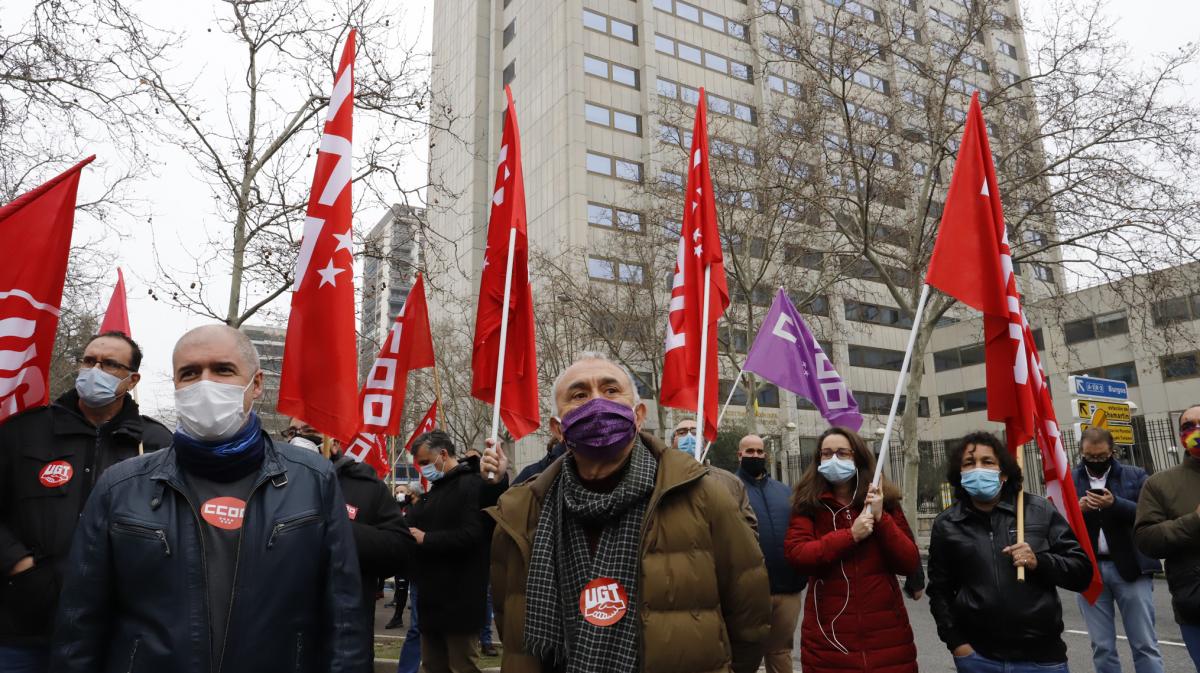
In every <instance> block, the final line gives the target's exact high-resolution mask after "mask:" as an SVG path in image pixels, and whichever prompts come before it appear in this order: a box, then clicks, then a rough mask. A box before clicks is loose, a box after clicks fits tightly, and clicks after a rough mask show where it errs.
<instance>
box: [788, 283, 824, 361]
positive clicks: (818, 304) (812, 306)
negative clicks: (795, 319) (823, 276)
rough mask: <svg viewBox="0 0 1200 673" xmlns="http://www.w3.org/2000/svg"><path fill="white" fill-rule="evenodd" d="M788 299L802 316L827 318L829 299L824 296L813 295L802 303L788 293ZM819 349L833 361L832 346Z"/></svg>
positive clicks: (799, 299)
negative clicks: (822, 349) (823, 350)
mask: <svg viewBox="0 0 1200 673" xmlns="http://www.w3.org/2000/svg"><path fill="white" fill-rule="evenodd" d="M788 298H789V299H791V300H792V304H794V305H795V306H796V310H797V311H800V312H801V313H803V314H804V315H820V316H825V317H829V297H828V296H826V295H823V294H818V295H813V296H812V297H810V298H808V299H807V300H803V301H802V300H801V297H799V296H798V295H795V294H791V293H789V294H788ZM821 347H822V348H824V349H825V354H826V355H828V356H829V359H831V360H832V359H833V346H832V344H831V345H829V346H828V347H826V346H825V345H822V346H821Z"/></svg>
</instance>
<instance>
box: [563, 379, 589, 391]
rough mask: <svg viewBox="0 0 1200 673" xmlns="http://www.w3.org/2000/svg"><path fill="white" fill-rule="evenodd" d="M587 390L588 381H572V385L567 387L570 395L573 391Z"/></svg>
mask: <svg viewBox="0 0 1200 673" xmlns="http://www.w3.org/2000/svg"><path fill="white" fill-rule="evenodd" d="M587 389H588V384H587V381H582V380H577V381H572V382H571V385H569V386H567V392H568V393H569V392H571V391H573V390H587Z"/></svg>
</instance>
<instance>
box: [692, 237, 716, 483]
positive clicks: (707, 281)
mask: <svg viewBox="0 0 1200 673" xmlns="http://www.w3.org/2000/svg"><path fill="white" fill-rule="evenodd" d="M705 243H707V241H706V242H705ZM720 244H721V243H720V241H718V242H717V245H720ZM711 281H712V264H708V265H707V266H705V267H704V306H703V307H702V308H701V309H700V387H699V390H698V391H697V397H696V425H697V427H696V432H697V435H698V437H697V440H698V441H697V442H696V460H697V461H699V460H700V457H701V456H702V455H703V454H704V451H702V450H701V449H703V448H704V439H705V438H704V396H705V395H704V393H705V391H704V387H705V386H704V384H705V381H706V380H707V378H708V376H707V372H708V305H709V303H710V300H711V298H712V297H711V294H712V282H711Z"/></svg>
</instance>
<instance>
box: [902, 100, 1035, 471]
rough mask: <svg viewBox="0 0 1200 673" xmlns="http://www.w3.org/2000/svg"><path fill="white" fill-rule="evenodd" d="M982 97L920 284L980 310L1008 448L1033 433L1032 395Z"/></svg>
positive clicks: (996, 412) (994, 402) (991, 399)
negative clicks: (981, 108) (981, 106)
mask: <svg viewBox="0 0 1200 673" xmlns="http://www.w3.org/2000/svg"><path fill="white" fill-rule="evenodd" d="M985 129H986V127H985V126H984V123H983V112H982V111H981V110H980V109H979V97H978V95H977V94H976V95H974V96H972V97H971V109H970V111H969V112H968V113H967V126H966V128H965V129H964V130H963V138H962V144H961V145H960V146H959V150H958V161H957V162H956V163H955V164H954V176H953V177H952V178H951V179H950V191H949V193H948V194H947V196H946V206H945V209H944V211H943V214H942V223H941V228H940V229H939V231H938V236H937V241H936V242H935V243H934V247H933V256H932V257H931V258H930V260H929V271H928V272H927V273H926V274H925V282H926V283H928V284H929V285H931V286H933V287H936V288H938V289H939V290H941V291H942V292H945V293H946V294H948V295H950V296H952V297H955V298H956V299H958V300H959V301H961V302H963V303H964V304H967V305H968V306H972V307H974V308H977V309H979V310H980V311H983V314H984V316H983V322H984V341H985V343H986V350H987V391H988V392H987V399H988V418H989V419H991V420H993V421H1000V422H1003V423H1004V424H1005V429H1006V431H1007V436H1008V447H1009V449H1012V450H1016V448H1017V447H1019V446H1021V445H1022V444H1025V443H1026V442H1028V441H1029V440H1031V439H1033V435H1034V416H1035V413H1036V412H1035V401H1034V390H1033V387H1032V386H1031V385H1029V380H1030V372H1029V366H1028V358H1027V357H1026V348H1025V341H1024V339H1023V335H1022V330H1021V325H1022V323H1023V318H1022V316H1021V296H1020V294H1019V293H1018V292H1017V282H1016V276H1015V275H1014V274H1013V267H1012V257H1011V250H1010V248H1009V245H1008V231H1007V228H1006V227H1005V226H1004V210H1003V207H1002V206H1001V203H1000V192H999V190H998V189H997V188H996V170H995V168H994V167H993V166H992V150H991V147H990V146H989V144H988V139H987V132H986V130H985Z"/></svg>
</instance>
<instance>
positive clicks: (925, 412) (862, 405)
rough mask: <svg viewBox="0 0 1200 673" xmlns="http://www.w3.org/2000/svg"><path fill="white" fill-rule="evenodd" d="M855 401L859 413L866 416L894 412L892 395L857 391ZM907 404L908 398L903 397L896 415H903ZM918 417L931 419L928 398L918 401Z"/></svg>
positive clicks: (884, 414)
mask: <svg viewBox="0 0 1200 673" xmlns="http://www.w3.org/2000/svg"><path fill="white" fill-rule="evenodd" d="M854 401H855V402H857V403H858V410H859V412H861V413H864V414H875V415H877V416H886V415H887V414H889V413H891V411H892V394H891V393H871V392H867V391H863V390H856V391H854ZM907 403H908V400H907V396H906V395H901V396H900V404H899V406H898V407H897V408H896V413H897V414H903V413H904V408H905V406H906V405H907ZM917 416H919V417H921V418H929V398H928V397H922V398H920V399H919V400H918V401H917Z"/></svg>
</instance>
